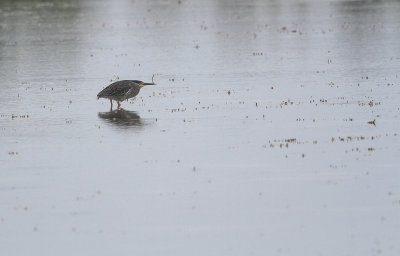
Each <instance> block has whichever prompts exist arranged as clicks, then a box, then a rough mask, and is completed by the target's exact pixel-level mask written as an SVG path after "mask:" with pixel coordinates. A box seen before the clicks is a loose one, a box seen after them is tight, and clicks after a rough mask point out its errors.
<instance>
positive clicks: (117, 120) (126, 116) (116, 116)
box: [98, 108, 144, 128]
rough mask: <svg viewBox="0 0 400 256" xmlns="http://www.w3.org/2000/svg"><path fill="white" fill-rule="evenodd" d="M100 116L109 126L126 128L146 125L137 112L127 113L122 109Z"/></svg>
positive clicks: (101, 113) (100, 114)
mask: <svg viewBox="0 0 400 256" xmlns="http://www.w3.org/2000/svg"><path fill="white" fill-rule="evenodd" d="M98 116H99V118H101V119H103V120H104V121H106V122H107V123H109V124H112V125H116V126H119V127H124V128H129V127H141V126H143V125H144V122H143V121H142V119H141V118H140V116H139V115H138V114H137V113H136V112H135V111H127V110H124V109H122V108H121V109H117V110H112V111H109V112H99V114H98Z"/></svg>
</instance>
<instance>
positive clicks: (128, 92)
mask: <svg viewBox="0 0 400 256" xmlns="http://www.w3.org/2000/svg"><path fill="white" fill-rule="evenodd" d="M153 78H154V76H153ZM153 78H152V79H151V80H152V81H151V83H145V82H142V81H140V80H122V81H117V82H114V83H112V84H110V85H109V86H107V87H106V88H104V89H103V90H102V91H101V92H99V93H98V94H97V99H99V98H105V99H109V100H110V104H111V110H112V107H113V103H112V101H113V100H115V101H116V102H117V104H118V109H120V108H121V101H124V100H127V99H130V98H133V97H135V96H136V95H138V94H139V92H140V89H142V88H143V87H145V86H147V85H155V83H154V81H153Z"/></svg>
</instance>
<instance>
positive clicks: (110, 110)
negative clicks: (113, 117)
mask: <svg viewBox="0 0 400 256" xmlns="http://www.w3.org/2000/svg"><path fill="white" fill-rule="evenodd" d="M110 103H111V107H110V111H112V99H110Z"/></svg>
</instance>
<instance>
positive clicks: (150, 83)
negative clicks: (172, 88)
mask: <svg viewBox="0 0 400 256" xmlns="http://www.w3.org/2000/svg"><path fill="white" fill-rule="evenodd" d="M145 85H156V84H155V83H143V86H145Z"/></svg>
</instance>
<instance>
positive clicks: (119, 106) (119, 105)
mask: <svg viewBox="0 0 400 256" xmlns="http://www.w3.org/2000/svg"><path fill="white" fill-rule="evenodd" d="M117 104H118V109H120V108H121V103H120V102H119V100H117Z"/></svg>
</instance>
